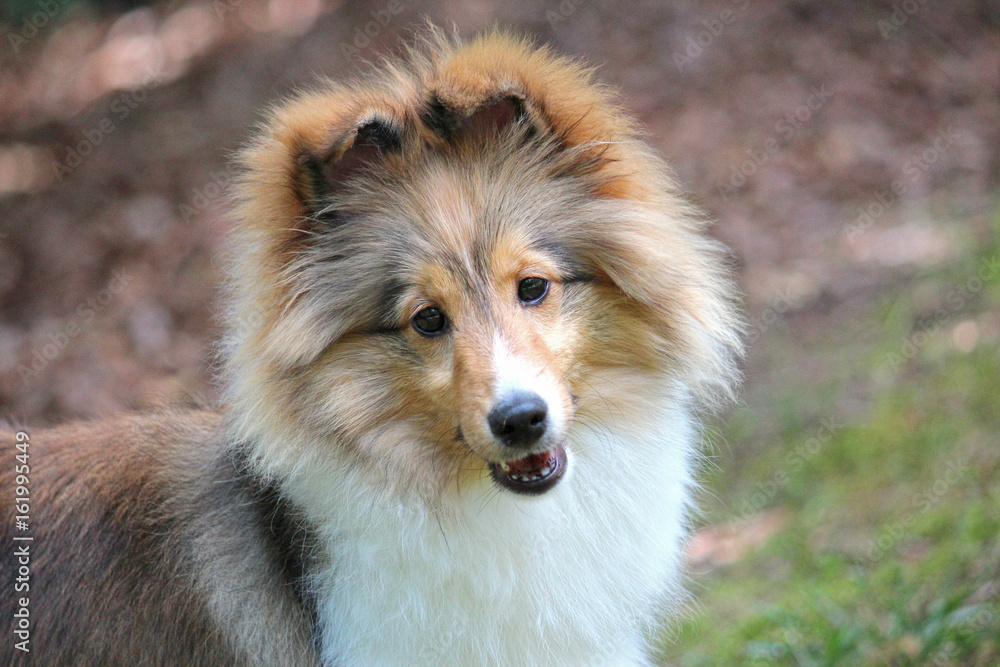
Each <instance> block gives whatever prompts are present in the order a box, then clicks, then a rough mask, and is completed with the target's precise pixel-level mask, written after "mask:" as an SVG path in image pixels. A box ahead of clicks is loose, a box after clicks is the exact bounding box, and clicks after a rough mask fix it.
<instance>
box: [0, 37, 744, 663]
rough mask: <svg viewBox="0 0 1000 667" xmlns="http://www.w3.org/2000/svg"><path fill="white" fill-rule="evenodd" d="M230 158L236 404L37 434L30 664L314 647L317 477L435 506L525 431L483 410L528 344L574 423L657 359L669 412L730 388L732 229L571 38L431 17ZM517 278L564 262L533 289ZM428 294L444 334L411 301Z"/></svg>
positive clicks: (614, 416) (292, 104) (301, 102)
mask: <svg viewBox="0 0 1000 667" xmlns="http://www.w3.org/2000/svg"><path fill="white" fill-rule="evenodd" d="M242 164H243V167H244V175H243V177H242V179H241V180H240V184H239V186H238V193H237V202H236V208H235V215H236V219H237V225H236V228H235V230H234V232H233V240H232V253H231V257H230V271H229V283H228V307H229V310H228V333H227V336H226V339H225V340H224V341H223V343H222V357H223V380H224V382H225V384H226V404H225V407H224V409H223V414H222V415H221V416H217V415H213V414H209V413H205V412H164V413H159V414H155V415H149V416H144V417H140V416H136V417H127V418H124V419H121V420H117V421H115V422H108V423H101V424H90V425H78V426H71V427H65V428H62V429H56V430H52V431H39V432H37V433H34V432H33V433H32V434H31V435H32V438H31V442H32V447H33V449H32V459H31V460H32V463H33V469H34V472H33V477H32V484H33V486H32V489H33V493H34V494H35V495H34V498H33V507H34V508H35V510H34V511H35V512H36V514H35V516H34V523H35V525H37V526H38V532H37V533H36V543H35V544H36V548H37V552H36V553H37V559H36V560H35V562H34V568H35V570H34V571H35V572H36V577H37V578H36V580H35V581H34V583H33V584H32V586H33V588H32V591H33V592H32V597H33V599H35V600H37V602H36V603H35V606H34V607H33V612H32V613H34V614H36V616H35V617H34V618H35V622H36V625H35V626H34V632H35V635H34V636H35V638H36V639H37V642H38V643H37V645H38V646H39V647H44V651H45V653H44V655H45V656H47V657H48V658H50V659H49V660H48V662H47V663H46V664H69V663H70V662H72V660H74V659H75V658H74V656H78V655H85V656H87V657H88V659H90V658H92V659H93V660H92V661H91V662H92V664H137V665H140V664H191V665H193V664H205V665H222V664H260V665H277V664H281V665H299V664H301V665H309V664H317V662H318V661H319V659H320V657H319V654H318V652H317V650H316V649H317V646H316V642H317V641H318V634H317V633H318V630H317V628H316V619H315V618H314V616H313V614H312V611H314V610H311V604H310V602H309V601H310V599H311V596H313V595H317V596H319V597H322V593H323V591H311V590H308V588H309V586H310V585H315V584H316V581H314V580H313V579H311V578H309V576H307V574H306V573H304V572H300V571H299V570H300V568H303V567H304V568H310V567H311V568H317V569H319V570H322V568H323V567H324V564H325V563H327V561H328V560H330V559H331V558H332V557H333V555H332V553H331V552H330V551H329V547H328V546H317V545H316V544H313V543H311V542H309V543H307V542H302V543H301V544H300V543H299V542H297V541H295V540H296V539H304V538H303V535H306V534H308V535H312V533H313V530H312V527H313V526H314V525H320V524H322V523H323V522H324V520H326V519H328V518H329V516H330V514H331V513H335V512H336V511H337V508H333V507H329V506H328V502H329V501H328V500H327V499H326V498H327V496H323V495H322V494H323V489H324V488H326V487H322V486H320V487H319V488H318V489H317V488H315V486H314V487H309V488H306V486H307V483H306V482H305V481H304V480H307V479H326V478H325V477H323V475H324V474H326V473H330V474H331V475H332V474H333V473H332V472H330V471H336V470H338V469H342V468H343V467H345V466H346V467H348V468H349V469H350V470H351V474H352V475H354V476H356V477H357V478H358V479H362V480H363V484H364V488H365V489H366V493H370V494H371V495H372V499H373V502H374V501H375V499H377V498H378V499H390V501H391V502H390V505H391V503H395V502H399V503H401V504H402V505H409V506H412V505H414V504H415V505H419V506H421V507H425V508H427V509H428V510H430V512H431V514H432V515H434V516H436V517H437V518H438V520H443V519H442V517H446V515H447V512H448V511H449V508H450V507H452V506H457V504H458V503H457V502H456V499H457V498H459V497H460V496H461V495H462V494H463V493H464V492H466V491H467V490H469V489H481V490H482V489H485V490H489V489H491V488H492V487H491V482H490V479H489V464H491V463H497V462H500V461H504V460H506V459H508V458H510V457H511V456H512V455H511V454H510V453H509V452H508V451H507V450H506V448H505V447H503V446H502V445H501V444H499V443H498V442H497V441H496V440H495V439H494V438H493V436H492V435H491V433H490V429H489V427H488V423H487V415H488V414H489V412H490V410H491V409H492V408H493V406H494V404H495V403H496V401H497V400H498V396H497V391H498V389H497V386H498V383H500V382H501V381H502V380H503V377H502V374H503V373H507V372H512V371H510V368H515V370H516V368H519V366H517V364H522V365H525V366H526V367H530V369H533V370H531V371H530V372H531V373H534V374H535V375H534V376H532V377H531V378H529V380H531V381H536V382H539V383H543V384H545V385H546V386H549V387H552V391H551V396H550V398H549V400H550V403H552V404H551V405H550V408H551V409H552V410H553V412H554V413H558V414H559V415H560V419H561V420H562V423H561V424H560V425H559V428H560V429H562V430H561V432H560V433H559V434H558V436H559V437H562V438H566V437H567V435H566V434H567V433H569V432H570V431H571V430H572V429H573V428H574V425H575V424H577V423H582V424H603V423H606V422H610V421H614V420H622V419H624V420H629V419H633V418H634V419H639V418H641V417H643V416H644V415H643V411H644V410H645V409H646V408H645V407H644V406H645V405H646V403H644V402H643V399H645V398H646V397H649V396H659V395H661V394H663V393H664V391H663V386H664V385H668V388H669V390H670V391H669V392H666V393H667V394H669V395H670V396H671V397H674V398H675V399H676V400H677V401H679V402H681V403H683V409H681V408H677V409H678V411H679V412H678V414H681V413H683V414H686V413H687V411H688V410H689V409H690V410H697V409H699V408H700V407H706V406H711V405H713V404H714V403H715V402H716V401H718V400H719V399H720V398H725V397H727V396H729V395H730V394H731V391H732V388H733V385H734V382H735V379H736V367H735V359H736V358H737V356H738V355H739V354H740V352H741V343H740V339H739V330H740V320H739V316H738V314H737V312H736V308H735V296H734V295H735V291H734V288H733V286H732V283H731V282H730V279H729V277H728V272H727V269H726V267H725V263H724V261H723V251H722V250H721V248H720V247H719V246H717V245H716V244H715V243H714V242H712V241H711V240H709V239H707V238H706V237H705V236H704V235H703V231H704V227H705V222H704V219H703V218H702V216H701V215H700V214H699V213H698V212H697V211H696V210H694V209H693V208H691V207H690V206H689V205H688V204H686V203H685V201H684V199H683V198H682V197H681V196H680V195H679V193H678V189H677V187H676V186H675V184H674V183H673V181H672V180H671V178H670V176H669V172H668V170H667V168H666V167H665V165H664V164H663V163H662V162H661V161H660V159H659V158H657V157H655V156H654V155H652V153H651V152H650V151H649V150H648V149H647V148H646V147H645V145H644V144H643V143H642V142H641V141H640V140H639V139H638V137H637V129H636V126H635V124H634V123H633V122H632V121H631V120H630V119H629V117H628V116H627V115H626V114H624V113H623V112H622V111H621V109H620V108H619V107H618V105H617V103H616V102H615V101H614V98H613V96H612V95H611V93H610V92H609V91H607V90H606V89H605V88H603V87H602V86H600V85H598V84H596V83H595V82H594V81H593V80H592V75H591V72H590V71H589V70H588V69H587V68H585V67H583V66H582V65H580V64H578V63H575V62H573V61H571V60H568V59H566V58H563V57H559V56H556V55H554V54H552V53H551V52H549V51H548V50H546V49H537V48H535V47H533V46H532V45H530V44H529V43H528V42H527V41H524V40H520V39H517V38H512V37H510V36H508V35H505V34H503V33H499V32H494V33H489V34H486V35H483V36H481V37H479V38H477V39H475V40H473V41H471V42H469V43H468V44H465V45H462V44H460V43H458V42H457V41H455V40H451V39H448V38H446V37H444V36H442V35H441V34H440V33H438V32H436V31H433V30H429V31H428V32H427V33H426V35H425V36H424V37H423V38H422V40H421V41H420V42H419V43H418V44H417V45H416V46H415V47H413V48H412V49H411V50H410V51H409V52H408V53H407V55H406V57H405V58H403V59H401V60H398V61H387V62H385V63H383V64H382V66H381V67H380V71H379V73H378V74H377V75H375V76H373V77H371V78H369V79H364V80H359V81H354V82H348V83H332V82H327V83H323V84H321V85H319V86H317V87H316V88H315V89H314V90H312V91H310V92H305V93H302V94H301V95H299V96H298V97H297V98H295V99H293V100H290V101H288V102H286V103H283V104H281V105H280V106H278V107H277V108H276V109H274V110H273V111H272V112H271V113H270V114H269V115H268V117H267V119H266V121H265V122H264V124H263V127H262V128H261V131H260V133H259V135H258V138H257V139H256V140H255V142H254V143H253V144H252V145H251V146H249V147H248V148H247V150H246V151H245V153H244V155H243V158H242ZM527 277H540V278H545V279H546V280H548V281H550V287H549V293H548V295H547V296H546V297H545V299H544V300H543V301H541V302H540V303H538V304H536V305H530V306H526V305H525V304H523V303H521V302H520V301H519V300H518V298H517V296H516V294H517V286H518V283H519V281H521V280H522V279H524V278H527ZM428 306H434V307H437V308H439V309H441V310H442V311H443V312H445V313H446V315H447V317H448V320H449V322H450V323H451V329H449V331H448V332H447V335H442V336H440V337H434V338H429V337H425V336H422V335H421V334H419V333H417V332H416V331H415V330H414V329H413V327H412V326H410V318H411V317H412V316H413V315H414V314H415V313H417V312H418V311H419V310H420V309H421V308H424V307H428ZM674 398H672V399H671V400H674ZM553 437H555V436H553ZM678 456H681V455H680V454H679V455H678ZM35 466H37V467H35ZM317 471H319V472H317ZM321 473H322V474H321ZM684 474H686V473H684V472H683V471H681V472H678V475H680V477H679V479H683V475H684ZM331 478H335V475H334V477H331ZM5 479H6V478H5ZM352 479H354V477H352ZM480 492H481V491H480ZM0 493H2V495H3V497H4V498H5V499H9V498H10V497H11V496H12V495H13V494H12V491H11V487H10V485H9V484H8V483H6V481H5V483H4V485H3V488H0ZM317 493H319V494H320V500H319V501H316V495H315V494H317ZM678 493H680V491H678ZM8 502H9V501H8V500H4V501H3V503H4V504H3V510H4V517H3V518H4V525H5V527H6V528H7V529H8V531H10V530H11V527H10V526H11V521H12V517H11V516H10V515H11V513H12V512H11V508H10V507H9V504H8ZM310 503H312V504H311V505H310ZM678 511H681V510H678ZM275 517H277V518H278V519H280V523H281V525H282V526H283V529H282V530H283V531H284V532H276V531H275V526H274V523H275V520H276V519H275ZM353 518H354V519H355V520H356V521H358V522H362V523H363V522H364V521H365V520H367V518H366V517H353ZM678 521H679V519H678ZM671 530H672V529H671ZM668 532H669V531H668ZM319 533H321V534H322V530H320V531H319ZM8 538H9V532H8ZM416 546H418V545H414V547H416ZM300 557H301V558H300ZM300 559H301V560H302V561H303V562H302V563H299V560H300ZM6 571H12V568H7V567H6V566H5V572H6ZM9 583H10V582H8V581H7V580H6V579H4V585H5V590H10V589H11V588H12V586H8V585H7V584H9ZM300 589H301V590H300ZM6 604H10V603H9V602H8V603H6ZM3 610H4V613H7V611H6V610H7V607H3ZM608 622H611V621H608ZM328 652H329V651H328ZM40 653H42V652H41V651H40ZM0 655H3V656H4V657H8V658H10V660H14V659H19V658H21V657H23V656H19V655H14V654H12V653H10V652H9V651H8V652H5V653H2V654H0Z"/></svg>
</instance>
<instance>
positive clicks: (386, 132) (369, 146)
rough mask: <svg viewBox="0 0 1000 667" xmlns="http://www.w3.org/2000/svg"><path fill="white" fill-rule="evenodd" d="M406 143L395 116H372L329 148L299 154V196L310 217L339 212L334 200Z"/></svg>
mask: <svg viewBox="0 0 1000 667" xmlns="http://www.w3.org/2000/svg"><path fill="white" fill-rule="evenodd" d="M402 147H403V130H402V128H401V127H400V126H399V125H398V124H397V123H396V122H395V121H393V120H390V119H388V118H382V117H373V118H369V119H366V120H363V121H361V122H359V123H357V124H356V125H354V127H352V128H351V129H349V130H348V131H347V132H345V133H343V134H342V135H341V136H340V137H339V138H338V139H336V140H335V141H334V142H333V144H332V145H330V146H329V147H328V148H325V149H322V150H320V151H304V152H303V153H302V154H301V155H300V157H299V179H298V190H299V198H300V200H301V201H302V204H303V207H304V208H305V214H306V215H307V216H309V217H319V216H324V217H330V216H333V215H335V214H336V210H335V209H331V202H332V200H334V199H335V198H336V195H337V194H339V193H340V192H342V191H343V190H344V188H345V187H346V186H347V185H348V184H349V183H350V181H351V180H352V179H353V178H355V177H356V176H358V175H359V174H361V173H363V172H365V171H366V170H369V169H371V168H372V167H374V166H376V165H378V164H380V163H381V162H382V161H384V160H385V159H386V158H387V157H388V156H390V155H393V154H396V153H399V152H400V151H401V150H402Z"/></svg>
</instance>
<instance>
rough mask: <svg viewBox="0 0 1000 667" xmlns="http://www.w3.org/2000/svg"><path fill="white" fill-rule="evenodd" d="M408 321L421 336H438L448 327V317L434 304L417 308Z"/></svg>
mask: <svg viewBox="0 0 1000 667" xmlns="http://www.w3.org/2000/svg"><path fill="white" fill-rule="evenodd" d="M410 322H411V323H412V324H413V328H414V329H416V331H417V333H418V334H420V335H422V336H440V335H441V334H443V333H444V332H445V330H446V329H447V328H448V318H447V317H445V316H444V313H442V312H441V311H440V310H438V309H437V308H435V307H434V306H429V307H427V308H422V309H420V310H418V311H417V313H416V314H415V315H414V316H413V319H412V320H410Z"/></svg>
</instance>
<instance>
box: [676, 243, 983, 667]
mask: <svg viewBox="0 0 1000 667" xmlns="http://www.w3.org/2000/svg"><path fill="white" fill-rule="evenodd" d="M998 239H1000V226H997V227H995V228H994V229H993V230H988V233H987V234H986V238H985V239H981V240H980V244H979V246H980V247H979V249H978V250H972V249H970V250H969V252H967V253H966V255H965V256H964V257H962V258H961V259H959V260H957V261H955V262H954V263H952V264H950V265H948V266H945V267H940V266H939V267H937V268H936V269H935V270H933V271H929V272H927V273H926V274H924V275H916V276H914V277H913V279H912V280H911V281H909V282H907V284H906V285H903V286H901V287H900V288H898V289H896V290H894V291H893V293H892V294H891V298H889V299H887V300H886V301H885V302H884V303H882V304H880V305H879V306H878V307H872V305H871V304H868V305H866V306H864V307H863V308H860V309H859V310H858V312H856V313H854V314H853V317H850V318H840V320H841V321H840V322H839V323H834V324H829V323H827V324H828V326H825V327H824V328H823V330H822V332H821V333H819V334H815V335H814V334H803V333H801V332H795V331H792V330H791V329H790V328H789V327H785V328H780V327H776V328H774V330H773V331H769V332H768V335H767V336H765V337H764V338H762V340H761V342H760V344H761V345H765V346H769V347H770V349H771V350H772V352H771V353H770V354H771V356H770V357H768V359H769V361H768V362H767V363H768V364H774V363H781V362H782V361H783V360H784V361H786V362H787V363H788V364H789V365H790V368H789V369H788V370H786V371H784V372H780V373H776V374H774V377H773V378H771V380H770V381H768V382H767V383H766V384H767V386H766V387H765V389H764V390H763V391H758V392H757V393H758V394H759V397H758V398H756V399H754V400H755V402H756V403H760V405H754V404H753V403H751V404H750V405H751V407H749V408H744V409H741V410H738V411H736V412H735V414H734V415H732V416H731V418H730V420H729V425H727V426H726V431H725V433H724V435H725V436H726V437H725V440H726V442H728V445H727V446H726V448H724V449H721V448H720V453H719V455H718V457H717V461H716V462H717V463H718V469H717V470H715V471H714V473H713V474H710V475H709V477H708V479H707V480H706V485H707V487H708V488H709V489H710V490H711V492H712V494H714V498H712V499H707V500H708V513H707V518H708V520H709V521H710V522H711V523H722V522H725V521H727V520H731V519H733V518H736V517H740V516H743V515H746V514H747V513H748V512H750V514H751V516H750V520H751V523H752V515H753V514H754V513H757V512H771V511H775V510H778V509H780V510H782V511H784V513H785V515H786V516H787V524H786V525H785V527H784V528H783V529H782V530H781V531H780V532H779V533H777V534H776V535H774V536H773V537H771V538H770V539H768V540H767V541H766V542H765V543H764V544H762V545H761V546H760V547H758V548H756V549H753V550H751V551H749V552H748V553H746V554H744V555H743V557H742V558H741V559H740V560H739V561H737V562H736V563H733V564H730V565H726V566H718V567H716V568H715V569H713V570H712V571H710V572H708V573H707V574H702V575H700V576H697V577H696V579H695V580H696V588H695V593H696V596H697V598H698V605H697V607H695V608H694V609H692V611H691V613H690V615H689V616H688V617H687V618H686V619H685V620H684V621H682V622H681V624H680V627H679V628H678V629H677V630H676V632H675V633H674V635H672V636H671V640H665V641H664V644H663V648H662V654H661V659H662V661H663V662H664V664H671V665H682V666H691V667H694V666H700V665H744V664H760V665H802V666H805V665H984V666H985V665H998V664H1000V475H998V472H1000V435H998V434H1000V349H998V344H997V337H998V333H997V332H996V331H991V327H995V326H996V323H997V319H998V318H997V315H996V314H997V313H998V312H1000V266H997V265H995V264H991V260H996V259H1000V243H998ZM977 273H980V275H985V276H986V280H985V281H984V282H983V283H982V284H981V285H980V284H979V283H976V282H973V283H971V288H970V284H969V283H968V282H967V281H968V279H969V278H970V277H972V276H975V275H977ZM963 289H964V290H965V292H964V293H963V292H962V291H961V290H963ZM962 296H964V297H966V298H959V297H962ZM935 318H936V319H935ZM831 319H836V318H831ZM935 322H937V323H938V326H936V327H935V326H933V325H934V323H935ZM961 322H967V323H970V322H971V323H975V324H976V326H977V327H978V328H979V331H980V340H979V342H978V345H976V347H975V348H974V349H972V350H971V351H968V352H964V351H961V350H960V349H956V345H954V344H953V337H954V328H955V326H956V325H958V324H959V323H961ZM964 326H965V329H966V331H968V330H969V328H970V326H971V325H970V324H966V325H964ZM915 334H923V335H922V336H915ZM767 338H770V340H767ZM803 339H806V340H805V342H803ZM906 341H909V342H910V343H912V344H913V345H912V347H909V346H907V345H906ZM957 347H958V348H961V347H962V346H961V345H958V346H957ZM795 350H798V352H799V354H798V356H796V352H795ZM845 350H846V353H845ZM762 354H764V355H767V354H769V353H768V352H767V351H764V352H763V353H762ZM817 359H818V360H819V361H816V360H817ZM810 360H811V361H812V362H815V363H819V364H823V363H825V364H826V365H827V366H828V371H829V372H827V373H825V374H823V377H824V378H825V379H824V381H821V382H815V381H810V382H809V383H798V384H796V383H795V380H794V378H795V370H796V368H797V367H798V366H797V364H800V363H807V362H808V361H810ZM776 378H780V381H779V380H778V379H776ZM765 403H766V404H765ZM823 418H827V419H830V418H833V420H834V423H833V425H832V426H831V427H829V428H828V429H827V430H828V431H829V432H830V433H831V434H830V436H829V438H826V436H825V434H824V433H825V432H824V430H823V428H822V421H821V420H822V419H823ZM828 426H829V423H828ZM819 436H823V438H822V439H823V440H825V442H820V440H819V439H817V440H813V441H812V443H810V439H813V438H818V437H819ZM796 452H798V453H796ZM699 589H700V590H699Z"/></svg>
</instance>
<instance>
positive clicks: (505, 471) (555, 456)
mask: <svg viewBox="0 0 1000 667" xmlns="http://www.w3.org/2000/svg"><path fill="white" fill-rule="evenodd" d="M490 472H491V473H492V474H493V479H494V480H496V482H497V484H499V485H500V486H503V487H505V488H507V489H510V490H511V491H514V492H516V493H525V494H529V495H538V494H541V493H545V492H546V491H548V490H549V489H551V488H552V487H553V486H555V485H556V483H558V482H559V480H560V479H562V476H563V475H564V474H565V473H566V449H565V448H564V447H563V446H562V445H556V446H555V447H553V448H552V449H549V450H546V451H544V452H540V453H538V454H529V455H528V456H525V457H524V458H523V459H516V460H514V461H504V462H502V463H491V464H490Z"/></svg>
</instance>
